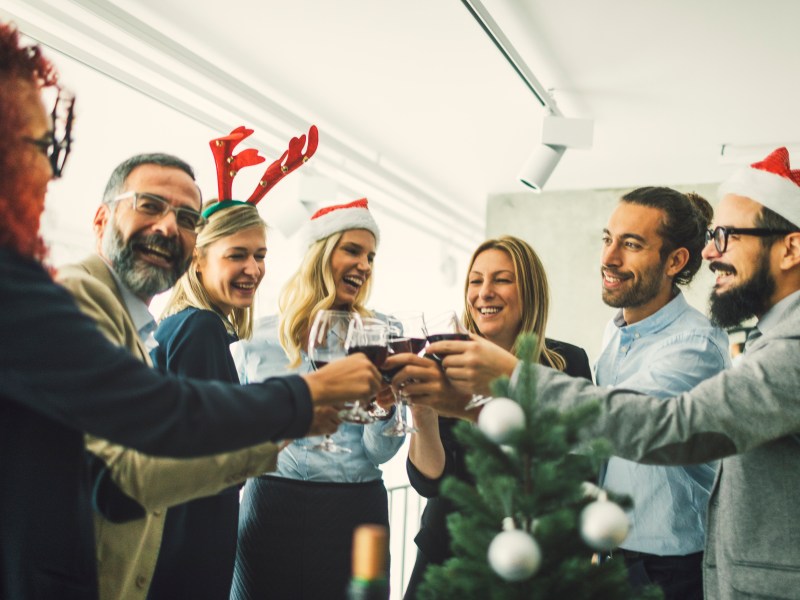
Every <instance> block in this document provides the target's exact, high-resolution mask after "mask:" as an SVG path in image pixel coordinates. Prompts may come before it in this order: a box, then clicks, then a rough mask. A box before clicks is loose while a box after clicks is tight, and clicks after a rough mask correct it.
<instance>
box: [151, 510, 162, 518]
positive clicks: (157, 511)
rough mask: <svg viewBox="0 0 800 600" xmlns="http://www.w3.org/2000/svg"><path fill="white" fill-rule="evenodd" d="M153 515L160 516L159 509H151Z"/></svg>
mask: <svg viewBox="0 0 800 600" xmlns="http://www.w3.org/2000/svg"><path fill="white" fill-rule="evenodd" d="M153 516H154V517H160V516H161V510H154V511H153Z"/></svg>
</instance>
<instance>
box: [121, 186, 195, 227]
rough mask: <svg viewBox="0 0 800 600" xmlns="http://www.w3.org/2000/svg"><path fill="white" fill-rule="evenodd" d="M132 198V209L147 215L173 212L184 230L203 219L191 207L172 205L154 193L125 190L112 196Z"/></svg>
mask: <svg viewBox="0 0 800 600" xmlns="http://www.w3.org/2000/svg"><path fill="white" fill-rule="evenodd" d="M128 198H133V210H135V211H136V212H138V213H141V214H143V215H147V216H148V217H158V218H160V217H163V216H165V215H166V214H167V213H168V212H170V211H172V212H174V213H175V221H176V222H177V223H178V227H180V228H181V229H185V230H186V231H192V232H194V230H195V229H197V228H198V227H199V226H201V225H202V224H203V223H204V222H205V219H203V215H201V214H200V213H199V212H197V211H196V210H194V209H192V208H184V207H179V206H172V204H170V203H169V200H167V199H166V198H162V197H161V196H157V195H156V194H148V193H146V192H125V193H124V194H120V195H119V196H117V197H116V198H114V200H113V201H114V202H119V201H120V200H126V199H128Z"/></svg>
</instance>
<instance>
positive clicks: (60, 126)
mask: <svg viewBox="0 0 800 600" xmlns="http://www.w3.org/2000/svg"><path fill="white" fill-rule="evenodd" d="M74 108H75V97H74V96H73V95H72V94H71V93H69V92H67V91H66V90H61V89H57V90H56V98H55V102H54V104H53V112H52V113H51V114H50V121H51V126H52V129H51V130H50V131H48V132H47V133H45V134H44V135H43V136H42V137H39V138H31V137H23V138H22V139H23V141H25V142H27V143H29V144H33V145H34V146H36V147H37V148H38V149H39V150H40V151H41V152H42V154H44V155H45V156H46V157H47V160H48V161H49V162H50V167H51V168H52V170H53V179H58V178H59V177H61V173H62V172H63V171H64V165H65V164H66V162H67V156H69V152H70V149H71V147H72V120H73V118H74V116H75V113H74Z"/></svg>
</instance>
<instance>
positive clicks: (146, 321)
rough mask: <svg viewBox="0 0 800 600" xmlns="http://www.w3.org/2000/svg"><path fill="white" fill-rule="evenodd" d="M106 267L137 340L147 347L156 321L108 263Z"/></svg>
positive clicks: (145, 305)
mask: <svg viewBox="0 0 800 600" xmlns="http://www.w3.org/2000/svg"><path fill="white" fill-rule="evenodd" d="M106 265H107V266H108V270H109V271H110V272H111V276H112V277H113V278H114V281H115V282H116V284H117V288H119V291H120V294H121V295H122V301H123V302H124V303H125V308H126V309H127V310H128V314H129V315H130V317H131V321H133V326H134V327H136V332H137V334H138V335H139V339H140V340H142V343H143V344H145V345H146V346H149V341H150V338H151V337H152V335H153V332H154V331H155V330H156V320H155V319H154V318H153V315H152V314H150V309H149V308H148V307H147V304H145V303H144V302H143V301H142V299H141V298H139V297H138V296H137V295H136V294H134V293H133V292H132V291H131V290H130V289H129V288H128V286H126V285H125V284H124V283H122V280H121V279H120V278H119V275H117V272H116V271H115V270H114V268H113V267H112V266H111V265H109V264H108V263H106Z"/></svg>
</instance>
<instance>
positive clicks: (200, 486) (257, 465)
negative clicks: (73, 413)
mask: <svg viewBox="0 0 800 600" xmlns="http://www.w3.org/2000/svg"><path fill="white" fill-rule="evenodd" d="M87 447H88V448H89V450H90V451H92V452H93V453H94V454H96V455H97V456H98V457H100V458H101V459H102V460H103V461H104V462H105V463H106V465H107V466H108V469H109V471H110V476H111V480H112V481H113V482H114V484H116V486H117V487H118V488H119V489H120V490H121V491H122V492H123V493H125V494H126V495H127V496H129V497H130V498H132V499H134V500H135V501H136V502H138V503H139V504H140V505H141V506H142V507H143V508H144V509H145V510H147V511H151V510H156V509H159V508H168V507H170V506H175V505H177V504H183V503H184V502H188V501H190V500H194V499H196V498H202V497H205V496H211V495H213V494H216V493H218V492H220V491H222V490H223V489H225V488H227V487H230V486H231V485H234V484H237V483H240V482H242V481H244V480H245V479H247V478H248V477H252V476H255V475H259V474H261V473H265V472H269V471H273V470H274V469H275V466H276V463H277V456H278V446H276V445H275V444H273V443H267V444H261V445H259V446H254V447H252V448H248V449H245V450H239V451H237V452H230V453H226V454H218V455H214V456H208V457H204V458H194V459H169V458H156V457H152V456H148V455H146V454H142V453H140V452H136V451H135V450H131V449H128V448H124V447H122V446H118V445H116V444H111V443H110V442H107V441H105V440H102V439H99V438H92V437H88V436H87Z"/></svg>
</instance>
